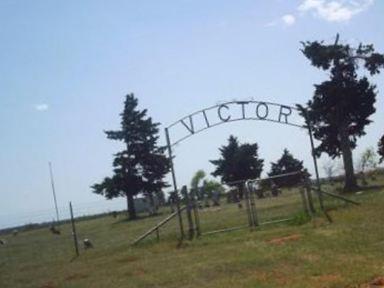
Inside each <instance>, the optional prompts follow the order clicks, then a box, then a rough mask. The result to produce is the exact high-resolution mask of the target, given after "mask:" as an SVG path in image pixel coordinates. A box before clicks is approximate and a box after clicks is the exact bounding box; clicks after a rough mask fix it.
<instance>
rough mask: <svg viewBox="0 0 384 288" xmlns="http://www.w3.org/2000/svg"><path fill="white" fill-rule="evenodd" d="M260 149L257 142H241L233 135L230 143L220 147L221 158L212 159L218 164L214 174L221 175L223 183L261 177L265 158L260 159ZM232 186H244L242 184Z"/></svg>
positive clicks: (213, 162) (229, 140)
mask: <svg viewBox="0 0 384 288" xmlns="http://www.w3.org/2000/svg"><path fill="white" fill-rule="evenodd" d="M258 149H259V147H258V145H257V143H254V144H239V142H238V140H237V138H236V137H234V136H232V135H231V136H230V137H229V139H228V144H227V145H226V146H222V147H221V148H219V151H220V154H221V158H220V159H217V160H210V162H211V163H212V164H213V165H215V166H216V169H215V171H214V172H212V175H213V176H215V177H216V176H220V177H221V182H223V183H231V182H235V181H240V180H244V181H245V180H247V179H253V178H258V177H260V174H261V172H262V170H263V163H264V160H263V159H259V156H258ZM232 186H237V187H239V188H240V187H242V185H241V184H236V185H232ZM241 195H242V193H241Z"/></svg>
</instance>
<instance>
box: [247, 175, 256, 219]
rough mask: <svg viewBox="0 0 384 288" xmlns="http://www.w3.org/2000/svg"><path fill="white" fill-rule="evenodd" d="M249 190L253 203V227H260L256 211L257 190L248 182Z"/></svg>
mask: <svg viewBox="0 0 384 288" xmlns="http://www.w3.org/2000/svg"><path fill="white" fill-rule="evenodd" d="M246 185H247V187H248V190H249V199H250V201H251V212H252V217H253V225H254V226H255V227H256V226H259V219H258V217H257V209H256V199H255V189H253V188H252V187H251V186H250V185H251V183H250V182H248V183H247V184H246Z"/></svg>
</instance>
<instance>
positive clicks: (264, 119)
mask: <svg viewBox="0 0 384 288" xmlns="http://www.w3.org/2000/svg"><path fill="white" fill-rule="evenodd" d="M260 103H261V104H265V105H267V106H268V105H270V106H274V107H280V108H282V107H284V108H289V109H291V110H293V111H297V112H300V111H301V110H300V109H298V108H297V107H294V106H290V105H285V104H280V103H275V102H269V101H255V100H249V101H227V102H222V103H220V104H216V105H212V106H209V107H207V108H204V109H200V110H197V111H195V112H193V113H191V114H189V115H186V116H184V117H182V118H180V119H178V120H177V121H175V122H173V123H172V124H170V125H169V126H168V127H166V129H167V130H168V131H169V130H170V128H172V127H174V126H175V125H177V124H179V123H182V122H183V121H184V120H187V119H191V118H192V117H193V116H195V115H198V114H200V113H202V114H203V115H204V117H206V114H205V112H206V111H210V110H212V109H214V108H218V107H220V106H224V105H231V104H239V105H241V104H260ZM241 120H258V121H268V122H273V123H279V124H284V125H288V126H292V127H297V128H301V129H303V128H304V129H308V127H307V125H299V124H293V123H288V122H281V121H278V120H273V119H267V118H257V117H245V118H237V119H236V118H235V119H228V120H226V121H220V122H218V123H214V124H210V125H209V126H207V127H204V128H200V129H198V130H195V131H194V132H193V133H190V134H188V135H185V136H183V137H181V138H180V139H178V140H177V141H175V142H173V143H170V146H171V147H173V146H175V145H177V144H179V143H180V142H182V141H184V140H186V139H188V138H189V137H191V136H193V135H195V134H198V133H200V132H202V131H205V130H208V129H209V128H212V127H216V126H219V125H221V124H225V123H229V122H236V121H241Z"/></svg>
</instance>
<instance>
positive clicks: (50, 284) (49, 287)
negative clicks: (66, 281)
mask: <svg viewBox="0 0 384 288" xmlns="http://www.w3.org/2000/svg"><path fill="white" fill-rule="evenodd" d="M40 288H56V286H55V285H54V284H53V282H51V281H50V282H47V283H44V284H43V285H41V286H40Z"/></svg>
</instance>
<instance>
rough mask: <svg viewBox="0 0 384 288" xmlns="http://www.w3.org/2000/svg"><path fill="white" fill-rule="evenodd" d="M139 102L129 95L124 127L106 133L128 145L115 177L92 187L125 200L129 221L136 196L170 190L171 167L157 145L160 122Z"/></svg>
mask: <svg viewBox="0 0 384 288" xmlns="http://www.w3.org/2000/svg"><path fill="white" fill-rule="evenodd" d="M137 105H138V100H137V99H136V98H135V97H134V95H133V94H128V95H127V96H126V99H125V103H124V110H123V112H122V113H121V114H120V116H121V128H120V130H117V131H105V133H106V135H107V138H108V139H111V140H116V141H122V142H124V143H125V149H124V150H123V151H120V152H118V153H116V154H115V158H114V161H113V172H114V175H113V176H112V177H106V178H105V179H104V180H103V181H102V182H101V183H100V184H94V185H93V186H92V189H93V192H94V193H96V194H101V195H104V196H105V197H106V198H107V199H112V198H115V197H121V196H123V197H126V198H127V208H128V214H129V218H130V219H135V218H136V210H135V203H134V196H136V195H138V194H139V193H144V194H147V195H149V196H150V199H152V204H153V194H155V193H158V192H159V191H161V189H162V188H164V187H167V184H166V183H165V182H164V181H163V178H164V176H165V175H166V174H167V173H168V171H169V168H170V164H169V160H168V158H166V156H164V154H163V152H164V148H163V147H158V146H157V141H158V138H159V136H158V132H159V129H158V126H159V124H158V123H153V122H152V119H151V118H150V117H147V110H146V109H145V110H142V111H140V110H138V109H137Z"/></svg>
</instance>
